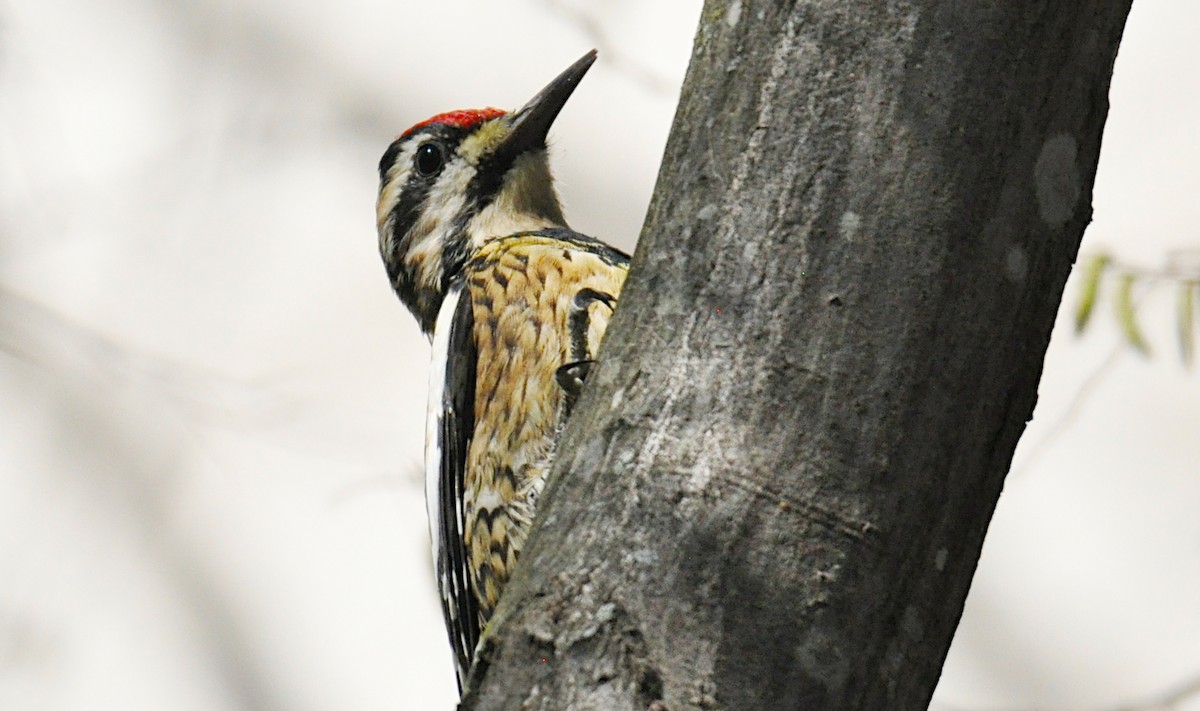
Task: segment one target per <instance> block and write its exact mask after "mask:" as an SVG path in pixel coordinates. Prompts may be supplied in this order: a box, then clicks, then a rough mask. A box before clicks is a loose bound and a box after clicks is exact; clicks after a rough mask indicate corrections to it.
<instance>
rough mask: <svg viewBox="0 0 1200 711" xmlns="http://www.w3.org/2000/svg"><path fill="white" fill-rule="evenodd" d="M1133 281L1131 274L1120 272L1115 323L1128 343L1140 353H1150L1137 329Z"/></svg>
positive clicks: (1147, 345) (1134, 278)
mask: <svg viewBox="0 0 1200 711" xmlns="http://www.w3.org/2000/svg"><path fill="white" fill-rule="evenodd" d="M1134 281H1136V277H1135V276H1134V275H1133V274H1122V275H1121V277H1120V279H1118V280H1117V293H1116V297H1115V298H1116V301H1115V305H1116V308H1117V324H1118V325H1119V326H1120V327H1121V332H1122V333H1124V334H1125V340H1127V341H1129V345H1131V346H1133V347H1134V348H1136V349H1137V350H1138V351H1139V352H1141V353H1142V355H1150V346H1149V344H1147V343H1146V339H1145V338H1143V337H1142V332H1141V330H1140V329H1138V325H1137V314H1136V312H1135V311H1134V308H1133V283H1134Z"/></svg>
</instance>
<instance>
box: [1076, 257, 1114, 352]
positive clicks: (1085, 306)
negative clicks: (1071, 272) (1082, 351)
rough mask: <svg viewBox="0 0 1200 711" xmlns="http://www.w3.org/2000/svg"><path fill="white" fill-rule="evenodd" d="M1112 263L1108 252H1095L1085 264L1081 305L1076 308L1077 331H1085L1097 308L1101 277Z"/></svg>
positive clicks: (1080, 294)
mask: <svg viewBox="0 0 1200 711" xmlns="http://www.w3.org/2000/svg"><path fill="white" fill-rule="evenodd" d="M1110 264H1112V257H1110V256H1108V255H1107V254H1095V255H1092V257H1091V258H1090V259H1088V261H1087V263H1086V264H1084V265H1083V284H1082V290H1081V291H1080V293H1079V305H1078V306H1077V307H1076V308H1075V333H1083V329H1084V328H1086V327H1087V325H1088V321H1089V320H1091V318H1092V312H1093V311H1094V310H1095V308H1096V297H1097V296H1099V294H1100V279H1101V277H1103V276H1104V270H1105V269H1106V268H1108V266H1109V265H1110Z"/></svg>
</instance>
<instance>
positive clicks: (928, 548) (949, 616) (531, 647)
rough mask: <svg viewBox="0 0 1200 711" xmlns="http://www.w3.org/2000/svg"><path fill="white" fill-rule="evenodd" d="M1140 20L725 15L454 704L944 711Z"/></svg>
mask: <svg viewBox="0 0 1200 711" xmlns="http://www.w3.org/2000/svg"><path fill="white" fill-rule="evenodd" d="M1130 2H1131V0H1074V1H1073V2H1049V1H1047V0H1041V1H1034V0H1031V1H1029V2H963V1H962V0H923V1H922V0H907V1H905V0H889V1H888V2H861V1H855V2H852V1H851V0H824V1H822V2H815V1H813V0H808V1H797V2H779V3H773V2H765V1H764V0H756V1H755V2H748V1H745V2H742V1H739V0H734V1H733V2H728V1H727V0H709V2H707V3H706V4H705V7H704V11H703V18H702V20H701V22H700V28H699V33H698V35H697V39H696V44H695V48H694V52H693V56H692V62H691V66H690V69H689V71H688V76H687V80H686V81H685V83H684V87H683V94H682V98H681V101H680V107H679V111H678V114H677V115H676V117H675V124H674V127H673V130H672V133H671V138H670V141H669V143H668V146H667V150H666V156H665V159H664V162H663V167H662V170H661V173H660V175H659V181H658V187H657V189H656V191H655V195H654V200H653V202H652V204H651V207H650V211H649V215H648V218H647V223H646V227H645V229H644V231H643V233H642V239H641V242H640V243H639V245H638V250H637V255H636V257H635V259H634V267H633V271H632V273H631V274H630V278H629V283H628V285H627V287H626V290H625V293H624V296H623V298H622V300H621V306H620V308H619V309H618V311H617V314H616V316H615V318H614V320H613V322H612V326H611V328H610V330H609V336H608V340H607V342H606V344H605V347H604V351H603V360H602V362H601V364H600V365H599V366H598V367H596V368H594V369H593V370H592V372H591V376H590V377H591V380H590V381H589V385H588V387H587V390H586V392H585V394H584V396H583V399H582V400H581V402H580V403H579V406H578V408H577V410H576V411H575V415H574V416H573V419H572V421H571V423H570V426H569V427H568V429H567V432H566V433H565V435H564V438H563V440H562V443H561V446H560V450H559V451H560V453H561V456H560V457H559V460H558V461H557V463H556V465H555V469H554V472H553V474H552V479H551V484H550V486H549V487H548V489H547V491H546V493H545V495H544V496H543V499H542V503H541V506H542V508H541V513H540V520H539V523H538V526H537V529H536V531H535V533H534V535H533V538H532V539H531V541H530V544H529V545H528V547H527V549H526V551H525V554H524V558H523V562H522V564H521V566H520V567H519V569H518V571H517V575H516V577H515V578H514V579H513V581H512V583H511V584H510V586H509V588H508V590H507V592H506V593H505V595H504V598H503V600H502V603H501V606H500V609H499V611H498V614H497V617H496V618H495V619H494V620H493V622H492V624H491V625H490V626H489V628H488V630H487V634H486V638H485V641H484V644H483V646H482V649H481V655H482V656H481V662H480V663H479V664H477V665H476V669H475V672H474V674H473V675H472V678H471V680H470V683H469V690H468V693H467V696H466V697H465V698H464V701H463V703H462V708H463V709H464V710H482V709H488V710H492V709H495V710H505V711H507V710H511V709H523V710H527V711H533V710H537V709H544V710H546V711H562V710H563V709H595V710H597V711H620V710H623V709H639V710H644V709H669V710H670V711H682V710H683V709H737V710H743V709H746V710H750V709H753V710H761V709H787V710H789V711H790V710H792V709H871V710H877V709H889V710H890V709H920V708H925V707H926V706H927V705H928V702H929V698H930V696H931V694H932V692H933V689H934V686H935V684H936V683H937V679H938V675H939V673H940V670H941V667H942V662H943V660H944V658H945V655H946V650H947V649H948V648H949V645H950V640H951V638H952V636H953V634H954V629H955V626H956V625H957V623H958V619H959V615H960V614H961V612H962V606H963V600H964V599H965V597H966V594H967V589H968V587H969V585H970V582H971V576H972V574H973V572H974V570H975V565H976V562H977V560H978V556H979V550H980V546H981V544H982V542H983V537H984V532H985V531H986V530H987V525H988V520H989V518H990V517H991V514H992V510H993V508H994V507H995V504H996V499H997V497H998V496H999V494H1000V490H1001V486H1002V484H1003V481H1004V475H1005V472H1006V471H1007V470H1008V467H1009V463H1010V460H1011V458H1012V453H1013V449H1014V447H1015V446H1016V443H1017V439H1018V437H1019V436H1020V434H1021V432H1022V430H1023V429H1024V426H1025V422H1026V421H1027V420H1028V419H1029V417H1030V415H1031V412H1032V410H1033V405H1034V401H1035V399H1036V394H1037V383H1038V378H1039V375H1040V373H1041V368H1042V359H1043V356H1044V354H1045V350H1046V346H1047V343H1048V341H1049V338H1050V330H1051V326H1052V324H1053V322H1054V317H1055V312H1056V311H1057V309H1058V304H1059V300H1060V298H1061V296H1062V289H1063V284H1064V282H1065V281H1066V278H1067V274H1068V272H1069V271H1070V268H1071V263H1072V261H1073V260H1074V258H1075V254H1076V251H1077V249H1078V247H1079V241H1080V238H1081V236H1082V234H1083V230H1084V227H1085V226H1086V225H1087V223H1088V221H1089V219H1090V214H1091V204H1090V203H1091V191H1092V182H1093V178H1094V176H1095V171H1096V161H1097V157H1098V153H1099V149H1100V135H1101V131H1102V128H1103V126H1104V120H1105V116H1106V113H1107V108H1108V100H1107V94H1108V85H1109V79H1110V76H1111V71H1112V66H1113V60H1114V57H1115V55H1116V49H1117V44H1118V42H1119V39H1120V36H1121V31H1122V28H1123V26H1124V22H1125V17H1126V15H1127V13H1128V11H1129V6H1130ZM608 140H611V141H613V142H614V146H613V148H614V149H619V141H620V137H618V136H612V137H608Z"/></svg>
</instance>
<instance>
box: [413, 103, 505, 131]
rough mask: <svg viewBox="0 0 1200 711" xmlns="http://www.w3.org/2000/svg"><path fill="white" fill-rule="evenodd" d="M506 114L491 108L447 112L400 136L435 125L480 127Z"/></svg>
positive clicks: (417, 125)
mask: <svg viewBox="0 0 1200 711" xmlns="http://www.w3.org/2000/svg"><path fill="white" fill-rule="evenodd" d="M506 113H508V112H507V111H504V110H503V109H494V108H492V107H490V106H489V107H487V108H486V109H464V110H461V111H447V112H446V113H444V114H438V115H437V116H433V117H431V118H427V119H425V120H424V121H422V122H420V123H417V124H413V125H412V126H409V127H408V130H407V131H405V132H404V133H402V134H400V137H401V138H404V137H405V136H407V135H408V134H410V133H412V132H413V131H416V130H417V129H419V128H425V127H426V126H432V125H433V124H444V125H446V126H453V127H455V128H471V127H472V126H478V125H479V124H481V123H483V122H484V121H490V120H492V119H494V118H499V117H500V116H503V115H504V114H506Z"/></svg>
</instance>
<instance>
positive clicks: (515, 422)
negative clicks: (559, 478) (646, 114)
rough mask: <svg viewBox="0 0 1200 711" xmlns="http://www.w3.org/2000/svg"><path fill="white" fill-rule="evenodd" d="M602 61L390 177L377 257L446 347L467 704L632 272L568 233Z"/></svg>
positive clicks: (442, 461) (440, 413) (454, 114)
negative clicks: (572, 177) (557, 131)
mask: <svg viewBox="0 0 1200 711" xmlns="http://www.w3.org/2000/svg"><path fill="white" fill-rule="evenodd" d="M595 60H596V52H595V50H592V51H591V52H588V53H587V54H585V55H584V56H583V57H582V58H580V59H579V60H578V61H577V62H575V63H574V64H572V65H571V66H570V67H568V68H567V69H566V70H565V71H563V72H562V74H560V75H559V76H558V77H556V78H555V79H554V80H553V81H551V82H550V83H549V84H548V85H547V86H546V87H545V88H544V89H542V91H541V92H539V93H538V94H537V96H535V97H534V98H533V99H532V100H531V101H529V103H527V104H526V105H525V106H524V107H523V108H521V109H519V110H517V111H513V112H507V111H502V110H500V109H495V108H485V109H473V110H466V111H451V112H448V113H443V114H438V115H437V116H434V117H433V118H430V119H427V120H425V121H422V122H420V123H418V124H416V125H415V126H412V127H411V128H409V129H408V130H406V131H405V132H404V133H402V134H400V136H399V138H397V139H396V140H395V141H393V142H392V144H391V145H390V146H388V148H387V150H386V151H385V152H384V154H383V157H382V158H381V159H380V161H379V199H378V202H377V204H376V224H377V226H378V231H379V251H380V254H381V256H382V257H383V263H384V266H385V267H386V268H387V274H388V278H389V279H390V280H391V284H392V287H393V288H394V289H395V291H396V294H397V296H399V297H400V300H401V301H402V302H403V303H404V305H405V306H407V307H408V309H409V311H411V312H412V314H413V316H414V317H416V319H417V323H418V324H419V325H420V327H421V329H422V331H424V333H425V334H426V335H427V336H428V337H429V338H430V340H431V341H432V343H433V356H432V363H431V367H430V379H429V410H428V414H427V420H426V443H425V498H426V504H427V507H428V513H429V528H430V535H431V538H432V541H433V560H434V565H435V572H436V579H437V584H438V590H439V593H440V595H441V599H442V612H443V614H444V616H445V621H446V628H447V632H448V633H449V636H450V643H451V646H452V648H453V650H454V657H455V670H456V673H457V677H458V686H459V691H460V692H461V691H462V688H463V684H464V683H465V681H466V676H467V673H468V672H469V671H470V667H471V662H472V657H473V654H474V652H475V649H476V646H477V644H478V641H479V638H480V634H481V630H482V629H483V628H484V626H485V625H486V624H487V621H488V619H489V618H490V617H491V615H492V612H493V611H494V610H495V608H496V604H497V602H498V601H499V599H500V595H501V594H502V592H503V590H504V586H505V583H507V581H508V579H509V576H510V575H511V574H512V571H513V566H514V565H515V564H516V562H517V559H518V558H519V556H520V553H521V548H522V546H523V545H524V543H525V539H526V536H527V535H528V533H529V529H530V526H531V524H532V522H533V517H534V515H535V512H536V509H537V498H538V494H539V493H540V492H541V490H542V486H543V484H544V483H545V477H546V473H547V471H548V469H549V467H550V463H551V461H552V458H553V456H554V450H555V444H556V441H557V438H558V435H559V432H560V431H561V430H562V427H563V424H564V423H565V422H566V419H567V417H568V415H569V413H570V408H571V406H572V404H573V403H574V400H575V397H576V396H577V395H578V392H579V389H580V388H581V387H582V384H583V381H584V378H585V377H586V375H587V371H588V366H589V364H590V363H591V362H593V360H594V358H595V356H596V351H597V349H598V348H599V345H600V341H601V339H602V338H603V336H604V331H605V329H606V328H607V326H608V322H609V318H610V317H611V316H612V312H613V309H614V307H615V306H616V303H617V298H618V297H619V296H620V292H621V287H622V285H623V284H624V281H625V275H626V273H627V272H628V269H629V257H628V255H626V254H624V253H623V252H621V251H619V250H617V249H614V248H613V247H611V246H609V245H607V244H605V243H604V242H601V241H599V240H597V239H594V238H592V237H588V236H586V235H583V234H580V233H578V232H575V231H573V230H571V229H570V228H569V227H568V226H567V223H566V220H565V219H564V218H563V212H562V207H561V205H560V203H559V200H558V197H557V194H556V192H555V189H554V183H553V179H552V177H551V173H550V167H549V163H548V159H547V149H546V134H547V132H548V131H549V129H550V125H551V124H552V123H553V122H554V119H555V118H556V117H557V116H558V113H559V111H560V110H561V109H562V107H563V105H564V104H565V103H566V101H567V99H568V98H569V97H570V95H571V93H572V92H573V91H574V90H575V87H576V86H577V85H578V84H579V81H580V80H581V79H582V78H583V75H584V74H585V73H587V70H588V69H589V68H590V67H591V65H592V63H593V62H595Z"/></svg>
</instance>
